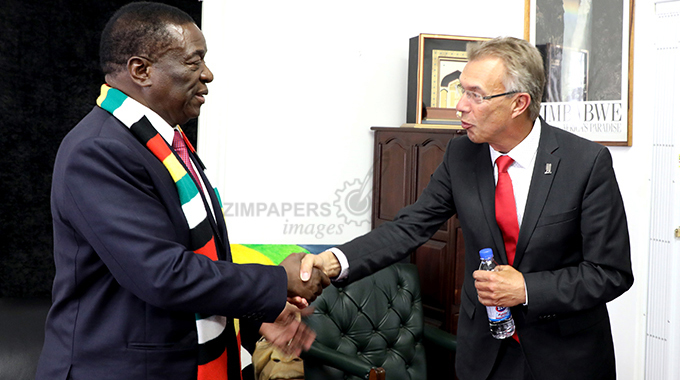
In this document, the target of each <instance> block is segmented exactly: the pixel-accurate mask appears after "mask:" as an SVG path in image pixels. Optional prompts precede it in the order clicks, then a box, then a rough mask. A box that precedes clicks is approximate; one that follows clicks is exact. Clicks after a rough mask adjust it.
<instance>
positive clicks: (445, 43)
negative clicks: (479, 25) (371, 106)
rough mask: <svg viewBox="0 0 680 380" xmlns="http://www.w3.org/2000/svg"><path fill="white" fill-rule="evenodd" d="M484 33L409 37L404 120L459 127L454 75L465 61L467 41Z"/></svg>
mask: <svg viewBox="0 0 680 380" xmlns="http://www.w3.org/2000/svg"><path fill="white" fill-rule="evenodd" d="M488 39H489V38H485V37H465V36H450V35H442V34H426V33H422V34H420V35H418V36H416V37H413V38H411V39H410V41H409V69H408V101H407V103H408V104H407V110H406V124H404V125H403V126H409V127H417V128H452V129H461V126H460V119H459V118H458V116H456V108H455V105H456V103H457V96H458V95H457V94H456V92H455V91H453V90H454V88H455V86H456V84H457V83H458V78H457V76H459V75H460V73H461V72H462V71H463V67H464V66H465V64H466V63H467V44H468V43H473V42H480V41H486V40H488Z"/></svg>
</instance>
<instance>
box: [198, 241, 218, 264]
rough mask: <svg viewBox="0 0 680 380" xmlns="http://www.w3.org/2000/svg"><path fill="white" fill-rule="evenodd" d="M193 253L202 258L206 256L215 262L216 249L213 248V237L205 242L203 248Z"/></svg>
mask: <svg viewBox="0 0 680 380" xmlns="http://www.w3.org/2000/svg"><path fill="white" fill-rule="evenodd" d="M194 252H195V253H199V254H201V255H204V256H208V257H209V258H211V259H212V260H213V261H217V249H216V248H215V237H214V236H213V237H212V238H210V241H209V242H207V243H206V244H205V245H204V246H203V247H201V248H199V249H197V250H195V251H194Z"/></svg>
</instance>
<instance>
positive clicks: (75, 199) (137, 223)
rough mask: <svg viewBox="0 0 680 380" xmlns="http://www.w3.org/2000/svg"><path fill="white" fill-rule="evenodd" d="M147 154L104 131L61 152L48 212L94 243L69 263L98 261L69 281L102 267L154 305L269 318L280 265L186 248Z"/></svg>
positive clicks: (276, 306) (282, 282)
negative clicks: (58, 183) (59, 187)
mask: <svg viewBox="0 0 680 380" xmlns="http://www.w3.org/2000/svg"><path fill="white" fill-rule="evenodd" d="M146 159H148V158H146V157H143V155H142V154H141V153H140V152H139V151H135V150H134V149H131V148H130V147H128V146H126V145H125V144H124V143H122V142H121V141H119V140H116V139H109V138H93V139H89V140H85V141H84V142H81V143H79V144H78V145H77V146H76V147H74V148H73V150H72V151H71V154H70V155H69V156H68V157H67V158H66V164H65V166H64V171H63V181H64V185H63V189H64V190H63V192H64V194H62V196H61V197H59V198H58V200H57V202H60V203H59V204H58V205H56V207H55V209H56V210H58V213H57V215H56V216H55V217H59V218H62V219H64V220H68V223H70V224H71V225H72V227H73V229H74V230H75V231H76V233H78V234H79V235H80V236H81V237H82V239H84V240H86V241H87V243H88V244H89V245H90V246H91V247H92V248H93V251H94V254H92V255H89V256H87V255H85V253H84V252H83V253H82V254H81V253H78V254H76V258H75V260H77V261H83V262H82V263H80V264H81V265H77V266H76V268H96V267H97V266H98V265H101V267H100V268H98V269H94V270H93V269H89V270H90V271H91V273H76V281H87V278H86V276H96V275H97V274H96V273H94V272H96V271H97V270H98V271H99V272H100V275H105V274H106V271H109V272H110V273H111V275H112V276H113V278H114V279H115V281H117V282H118V283H119V284H120V286H121V287H123V288H125V289H127V290H128V291H129V292H132V293H133V294H135V295H136V296H137V297H139V298H141V299H142V300H144V301H145V302H147V303H149V304H152V305H154V306H157V307H160V308H165V309H169V310H177V311H186V312H198V313H209V314H218V315H224V316H228V317H244V316H245V317H252V318H254V319H261V320H266V321H273V320H274V319H275V318H276V317H277V316H278V314H279V313H280V311H281V310H282V309H283V307H284V305H285V302H286V284H287V278H286V273H285V270H284V269H283V268H281V267H276V266H262V265H238V264H233V263H230V262H225V261H212V260H211V259H209V258H208V257H205V256H203V255H199V254H195V253H194V252H192V251H189V250H187V248H186V247H185V245H184V244H182V242H184V243H185V244H186V243H188V225H187V224H186V220H185V219H184V216H183V213H182V212H181V209H180V208H179V199H177V206H174V204H173V205H170V203H171V202H169V201H168V199H167V197H162V196H161V195H160V194H161V190H162V191H165V194H173V193H171V192H170V191H171V190H172V188H173V187H174V186H175V185H174V183H172V182H171V181H168V180H167V179H168V178H170V177H169V176H168V175H167V172H163V167H162V166H153V165H149V162H148V161H147V162H145V160H146ZM164 186H165V187H166V188H162V187H164ZM95 254H96V256H98V258H99V259H100V260H101V263H99V262H97V259H96V257H95ZM85 261H90V263H87V262H85Z"/></svg>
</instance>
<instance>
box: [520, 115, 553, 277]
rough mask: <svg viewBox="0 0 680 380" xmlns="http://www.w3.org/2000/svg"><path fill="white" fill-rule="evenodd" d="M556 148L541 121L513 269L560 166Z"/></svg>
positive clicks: (545, 125)
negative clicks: (539, 136) (539, 135)
mask: <svg viewBox="0 0 680 380" xmlns="http://www.w3.org/2000/svg"><path fill="white" fill-rule="evenodd" d="M558 147H559V146H558V144H557V140H556V139H555V134H554V133H553V131H552V129H551V127H550V126H549V125H548V124H546V123H545V122H544V121H543V119H541V138H540V140H539V143H538V151H537V152H536V162H535V163H534V170H533V173H532V175H531V184H530V186H529V194H528V195H527V203H526V207H525V208H524V216H523V218H522V225H521V226H520V229H519V237H518V239H517V250H516V253H515V262H514V265H513V266H514V267H518V266H519V264H520V263H521V262H522V257H523V256H524V250H525V249H526V247H527V244H528V243H529V239H531V235H532V234H533V232H534V229H535V228H536V223H537V222H538V218H539V216H540V215H541V212H542V211H543V207H544V206H545V202H546V200H547V198H548V193H549V192H550V188H551V187H552V183H553V179H554V178H555V174H556V173H557V170H558V167H559V164H560V158H559V156H557V155H555V154H553V153H554V152H555V151H556V150H557V149H558Z"/></svg>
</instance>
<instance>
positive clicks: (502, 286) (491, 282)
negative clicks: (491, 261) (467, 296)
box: [472, 265, 526, 307]
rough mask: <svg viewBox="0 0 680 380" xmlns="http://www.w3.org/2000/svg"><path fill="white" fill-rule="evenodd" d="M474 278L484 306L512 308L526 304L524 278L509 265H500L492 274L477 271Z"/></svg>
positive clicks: (478, 294)
mask: <svg viewBox="0 0 680 380" xmlns="http://www.w3.org/2000/svg"><path fill="white" fill-rule="evenodd" d="M472 277H474V279H475V288H477V298H479V302H481V303H482V305H484V306H500V307H512V306H516V305H519V304H523V303H525V302H526V293H525V291H524V276H523V275H522V273H520V272H518V271H517V270H516V269H515V268H513V267H511V266H509V265H499V266H497V267H496V270H494V271H491V272H489V271H483V270H476V271H474V273H472Z"/></svg>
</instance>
